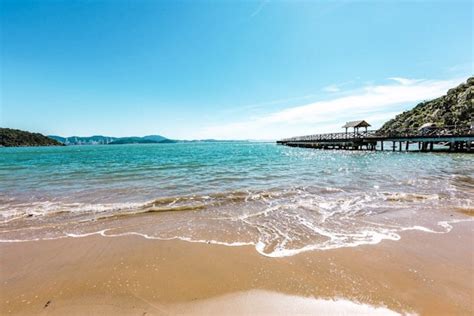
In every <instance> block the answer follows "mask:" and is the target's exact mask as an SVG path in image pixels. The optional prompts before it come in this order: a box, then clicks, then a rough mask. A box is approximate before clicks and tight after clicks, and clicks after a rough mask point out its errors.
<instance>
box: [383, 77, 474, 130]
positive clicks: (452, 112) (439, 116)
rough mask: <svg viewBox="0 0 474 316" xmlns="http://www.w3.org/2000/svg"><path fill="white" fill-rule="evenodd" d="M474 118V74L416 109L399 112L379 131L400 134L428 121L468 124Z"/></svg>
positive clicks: (459, 125) (447, 124) (459, 124)
mask: <svg viewBox="0 0 474 316" xmlns="http://www.w3.org/2000/svg"><path fill="white" fill-rule="evenodd" d="M473 119H474V77H471V78H469V79H468V80H467V82H466V83H462V84H460V85H459V86H457V87H456V88H453V89H450V90H449V91H448V92H447V94H446V95H444V96H442V97H439V98H437V99H434V100H431V101H425V102H422V103H420V104H418V105H417V106H415V107H414V108H413V109H411V110H409V111H406V112H403V113H401V114H399V115H397V116H396V117H395V118H393V119H391V120H390V121H388V122H386V123H385V124H384V125H383V126H382V127H381V128H380V129H379V130H378V132H379V133H380V134H400V133H404V132H408V130H413V129H417V128H419V127H420V126H422V125H423V124H425V123H435V124H436V125H437V126H440V127H441V126H456V127H459V128H466V127H469V126H470V125H471V120H473Z"/></svg>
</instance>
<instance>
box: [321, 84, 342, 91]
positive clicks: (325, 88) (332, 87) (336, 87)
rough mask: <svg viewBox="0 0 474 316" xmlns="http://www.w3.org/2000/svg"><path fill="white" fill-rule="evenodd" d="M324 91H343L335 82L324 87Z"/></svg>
mask: <svg viewBox="0 0 474 316" xmlns="http://www.w3.org/2000/svg"><path fill="white" fill-rule="evenodd" d="M323 91H325V92H339V91H341V88H339V86H337V85H335V84H332V85H329V86H326V87H324V88H323Z"/></svg>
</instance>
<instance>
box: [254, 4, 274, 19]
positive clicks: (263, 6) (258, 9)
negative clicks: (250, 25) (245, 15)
mask: <svg viewBox="0 0 474 316" xmlns="http://www.w3.org/2000/svg"><path fill="white" fill-rule="evenodd" d="M269 3H270V0H263V1H262V2H260V4H259V5H258V7H257V8H256V9H255V10H254V11H253V12H252V14H250V17H251V18H253V17H255V16H257V15H258V14H260V12H261V11H262V10H263V8H265V7H266V6H267V4H269Z"/></svg>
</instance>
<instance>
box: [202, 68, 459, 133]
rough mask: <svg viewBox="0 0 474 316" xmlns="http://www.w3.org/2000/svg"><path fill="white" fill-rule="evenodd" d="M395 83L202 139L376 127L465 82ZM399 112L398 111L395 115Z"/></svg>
mask: <svg viewBox="0 0 474 316" xmlns="http://www.w3.org/2000/svg"><path fill="white" fill-rule="evenodd" d="M391 79H393V80H394V81H395V83H391V84H380V85H370V86H365V87H363V88H362V89H359V90H356V91H354V92H353V93H352V94H350V95H347V96H343V97H337V98H334V99H330V100H324V101H318V102H314V103H310V104H305V105H300V106H294V107H290V108H287V109H284V110H281V111H276V112H273V113H269V114H267V115H263V116H260V117H257V118H253V119H249V120H246V121H239V122H233V123H230V124H225V125H215V126H210V127H207V128H205V129H204V130H202V131H201V133H200V136H202V138H220V139H224V138H226V139H229V138H232V139H278V138H282V137H289V136H296V135H302V134H311V133H318V132H331V131H338V130H339V127H340V126H341V125H343V124H344V122H345V121H347V120H357V119H366V120H368V121H369V122H370V123H372V125H373V126H374V127H378V126H376V124H381V123H382V122H384V121H385V120H388V119H390V118H391V117H393V116H394V115H395V114H397V113H398V111H399V110H400V109H401V108H404V109H409V108H412V107H413V106H414V105H415V104H416V103H417V102H419V101H422V100H429V99H433V98H436V97H439V96H441V95H443V94H444V93H446V91H447V90H448V89H450V88H452V87H454V86H456V85H457V84H459V83H460V82H462V81H463V79H450V80H414V79H406V78H398V77H396V79H395V78H391ZM394 110H396V111H394Z"/></svg>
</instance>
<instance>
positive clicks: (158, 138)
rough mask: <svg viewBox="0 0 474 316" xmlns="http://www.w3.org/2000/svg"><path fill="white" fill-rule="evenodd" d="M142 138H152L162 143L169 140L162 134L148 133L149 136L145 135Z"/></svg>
mask: <svg viewBox="0 0 474 316" xmlns="http://www.w3.org/2000/svg"><path fill="white" fill-rule="evenodd" d="M142 138H143V139H146V140H152V141H155V142H158V143H161V142H162V141H164V140H169V139H168V138H166V137H163V136H161V135H148V136H143V137H142Z"/></svg>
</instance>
